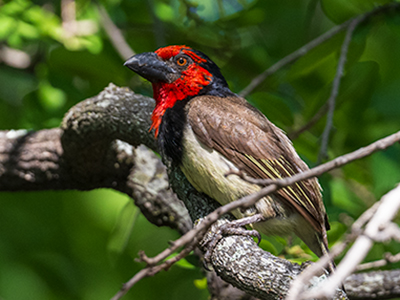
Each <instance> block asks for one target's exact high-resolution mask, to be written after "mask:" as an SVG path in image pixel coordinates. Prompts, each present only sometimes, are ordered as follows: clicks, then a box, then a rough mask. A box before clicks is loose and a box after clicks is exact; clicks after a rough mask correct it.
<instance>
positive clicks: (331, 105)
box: [317, 16, 364, 164]
mask: <svg viewBox="0 0 400 300" xmlns="http://www.w3.org/2000/svg"><path fill="white" fill-rule="evenodd" d="M363 19H364V18H363V16H361V17H358V18H355V19H354V20H353V21H351V23H350V25H349V27H348V28H347V32H346V36H345V38H344V41H343V44H342V47H341V49H340V57H339V62H338V65H337V70H336V75H335V78H334V79H333V84H332V89H331V94H330V96H329V99H328V101H327V103H328V115H327V118H326V125H325V129H324V132H323V134H322V140H321V149H320V151H319V154H318V162H317V163H318V164H320V163H321V161H322V160H324V159H325V158H326V157H327V156H328V155H327V151H328V142H329V135H330V133H331V130H332V127H333V115H334V113H335V104H336V97H337V95H338V94H339V87H340V81H341V79H342V76H343V73H344V65H345V63H346V60H347V51H348V49H349V46H350V42H351V37H352V36H353V32H354V30H355V29H356V27H357V25H358V24H360V22H361V21H362V20H363Z"/></svg>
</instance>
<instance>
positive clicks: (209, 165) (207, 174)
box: [181, 125, 301, 235]
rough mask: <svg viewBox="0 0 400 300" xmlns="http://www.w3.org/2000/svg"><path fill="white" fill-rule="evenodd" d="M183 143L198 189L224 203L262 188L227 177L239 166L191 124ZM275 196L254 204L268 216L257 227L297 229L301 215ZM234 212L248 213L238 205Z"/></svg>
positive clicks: (272, 231) (186, 168)
mask: <svg viewBox="0 0 400 300" xmlns="http://www.w3.org/2000/svg"><path fill="white" fill-rule="evenodd" d="M183 147H184V152H183V157H182V165H181V169H182V172H183V173H184V174H185V176H186V178H187V179H188V180H189V182H190V183H191V184H192V185H193V186H194V188H195V189H196V190H198V191H199V192H202V193H205V194H207V195H208V196H210V197H211V198H213V199H215V200H217V201H218V202H219V203H220V204H221V205H224V204H227V203H230V202H232V201H235V200H237V199H240V198H241V197H243V196H246V195H248V194H251V193H255V192H257V191H259V190H260V187H259V186H257V185H254V184H250V183H248V182H246V181H244V180H242V179H241V178H240V177H238V176H236V175H230V176H227V177H226V176H225V174H226V173H228V172H229V171H230V170H236V171H238V168H237V167H236V166H235V165H234V164H233V163H232V162H230V161H229V160H228V159H226V158H225V157H224V156H223V155H221V154H220V153H219V152H217V151H215V150H213V149H211V148H209V147H207V146H205V145H204V144H202V143H201V142H200V141H198V139H197V138H196V137H195V135H194V133H193V131H192V129H191V128H190V126H189V125H188V126H187V127H186V128H185V132H184V140H183ZM272 197H274V196H271V197H264V198H262V199H261V200H260V201H259V202H257V204H256V205H255V207H256V210H257V212H260V213H262V214H263V215H264V216H265V217H267V218H269V220H268V221H266V222H262V223H259V224H255V225H254V227H255V229H257V230H259V231H260V232H262V233H264V234H266V235H285V234H289V233H292V232H294V231H295V223H296V222H298V218H299V217H300V216H299V215H297V214H293V213H292V210H288V209H287V207H286V208H285V207H284V206H283V205H282V204H281V203H279V202H277V201H273V200H272V199H273V198H272ZM232 213H233V215H234V216H235V217H236V218H243V217H245V216H246V215H245V213H243V212H241V211H240V210H238V209H236V210H234V211H233V212H232ZM300 218H301V217H300ZM297 224H298V223H297Z"/></svg>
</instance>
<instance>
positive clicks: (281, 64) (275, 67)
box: [239, 3, 400, 97]
mask: <svg viewBox="0 0 400 300" xmlns="http://www.w3.org/2000/svg"><path fill="white" fill-rule="evenodd" d="M399 7H400V3H390V4H388V5H383V6H380V7H377V8H376V9H374V10H372V11H370V12H367V13H365V14H363V15H361V16H359V17H356V18H354V19H350V20H348V21H346V22H344V23H342V24H340V25H338V26H336V27H334V28H332V29H331V30H329V31H328V32H326V33H324V34H322V35H320V36H319V37H317V38H316V39H314V40H312V41H311V42H309V43H308V44H306V45H304V46H303V47H301V48H299V49H297V50H296V51H295V52H292V53H291V54H289V55H288V56H286V57H284V58H282V59H281V60H280V61H278V62H276V63H275V64H274V65H272V66H271V67H269V68H268V69H267V70H265V71H264V72H262V73H261V74H260V75H258V76H257V77H255V78H254V79H253V80H252V81H251V82H250V84H249V85H248V86H246V87H245V88H244V89H243V90H242V91H241V92H240V93H239V95H240V96H242V97H246V96H247V95H249V94H250V93H251V92H252V91H253V90H254V89H255V88H256V87H257V86H258V85H260V84H261V83H262V82H263V81H264V80H265V79H266V78H267V77H268V76H270V75H272V74H274V73H275V72H277V71H278V70H279V69H281V68H283V67H284V66H286V65H288V64H290V63H292V62H294V61H296V60H297V59H299V58H300V57H302V56H304V55H306V54H307V53H308V52H309V51H310V50H312V49H314V48H315V47H317V46H319V45H321V44H322V43H323V42H325V41H327V40H329V39H330V38H332V37H334V36H335V35H336V34H338V33H340V32H342V31H343V30H345V29H346V28H347V27H348V26H349V25H350V24H351V23H352V22H353V21H354V20H355V19H358V18H359V19H360V20H359V23H361V22H363V21H365V20H366V19H368V18H370V17H372V16H374V15H377V14H379V13H382V12H386V11H389V10H392V9H397V8H399Z"/></svg>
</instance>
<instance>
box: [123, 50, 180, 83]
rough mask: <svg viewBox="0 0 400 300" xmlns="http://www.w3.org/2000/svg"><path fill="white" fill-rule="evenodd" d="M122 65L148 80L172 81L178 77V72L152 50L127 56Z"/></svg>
mask: <svg viewBox="0 0 400 300" xmlns="http://www.w3.org/2000/svg"><path fill="white" fill-rule="evenodd" d="M124 66H127V67H128V68H129V69H131V70H132V71H133V72H135V73H137V74H139V75H140V76H142V77H143V78H146V79H147V80H148V81H150V82H159V81H163V82H168V83H172V82H173V81H175V79H177V77H179V75H178V72H177V71H175V70H174V69H173V68H171V67H170V66H168V65H167V64H166V63H165V62H164V61H162V60H160V58H159V57H158V55H157V54H156V53H154V52H145V53H140V54H136V55H134V56H132V57H131V58H129V59H128V60H127V61H126V62H125V63H124ZM177 75H178V76H177Z"/></svg>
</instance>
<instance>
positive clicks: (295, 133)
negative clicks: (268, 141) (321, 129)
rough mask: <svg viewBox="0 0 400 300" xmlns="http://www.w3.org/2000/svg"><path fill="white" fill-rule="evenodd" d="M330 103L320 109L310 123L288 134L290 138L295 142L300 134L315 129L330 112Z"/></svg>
mask: <svg viewBox="0 0 400 300" xmlns="http://www.w3.org/2000/svg"><path fill="white" fill-rule="evenodd" d="M328 107H329V106H328V102H326V103H325V104H324V105H322V106H321V107H320V109H319V110H318V111H317V113H316V114H315V115H314V116H313V117H312V118H311V120H310V121H308V122H307V123H306V124H305V125H303V126H302V127H300V128H299V129H297V130H293V131H292V132H289V133H288V137H289V138H290V139H291V140H295V139H297V138H298V137H299V135H300V134H302V133H303V132H305V131H307V130H309V129H310V128H311V127H313V126H314V125H315V124H316V123H317V122H318V121H319V120H320V119H321V118H322V117H323V116H324V115H325V113H326V112H327V111H328Z"/></svg>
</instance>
